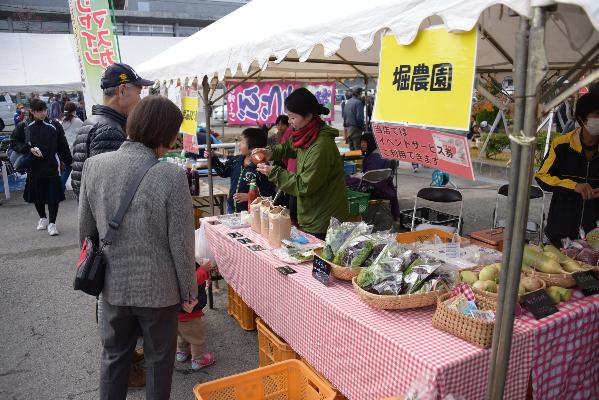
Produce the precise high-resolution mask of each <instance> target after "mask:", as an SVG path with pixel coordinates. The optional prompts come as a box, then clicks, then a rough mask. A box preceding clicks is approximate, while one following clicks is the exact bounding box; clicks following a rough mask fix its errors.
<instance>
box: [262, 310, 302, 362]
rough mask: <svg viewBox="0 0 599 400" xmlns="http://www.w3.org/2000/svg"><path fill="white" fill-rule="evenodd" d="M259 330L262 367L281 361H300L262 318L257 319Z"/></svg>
mask: <svg viewBox="0 0 599 400" xmlns="http://www.w3.org/2000/svg"><path fill="white" fill-rule="evenodd" d="M256 329H257V330H258V355H259V357H260V366H261V367H265V366H267V365H270V364H274V363H277V362H279V361H285V360H294V359H298V360H299V356H298V355H297V353H296V352H295V351H293V349H292V348H291V346H289V345H288V344H287V343H286V342H285V341H284V340H283V339H281V338H280V337H279V336H278V335H277V334H276V333H274V332H273V331H272V330H271V329H270V328H269V327H268V325H266V324H265V323H264V321H262V320H261V319H260V318H256Z"/></svg>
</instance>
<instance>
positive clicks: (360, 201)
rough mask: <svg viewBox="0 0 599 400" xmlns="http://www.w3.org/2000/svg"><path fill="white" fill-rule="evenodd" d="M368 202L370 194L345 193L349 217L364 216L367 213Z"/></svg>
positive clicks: (349, 191)
mask: <svg viewBox="0 0 599 400" xmlns="http://www.w3.org/2000/svg"><path fill="white" fill-rule="evenodd" d="M369 200H370V193H362V192H353V191H351V190H348V191H347V208H348V209H349V215H350V216H355V215H360V214H364V213H365V212H366V211H368V201H369Z"/></svg>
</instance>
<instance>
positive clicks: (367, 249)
mask: <svg viewBox="0 0 599 400" xmlns="http://www.w3.org/2000/svg"><path fill="white" fill-rule="evenodd" d="M372 249H374V242H373V241H372V240H369V241H367V242H366V243H364V247H363V248H362V249H361V250H360V252H359V253H358V255H357V256H356V257H354V259H353V260H352V262H351V266H352V267H361V266H362V264H364V262H366V260H367V259H368V257H369V256H370V253H372Z"/></svg>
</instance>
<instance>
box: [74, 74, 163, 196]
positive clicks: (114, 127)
mask: <svg viewBox="0 0 599 400" xmlns="http://www.w3.org/2000/svg"><path fill="white" fill-rule="evenodd" d="M153 84H154V82H152V81H149V80H147V79H142V78H141V77H140V76H139V75H137V73H136V72H135V71H134V70H133V68H131V67H130V66H128V65H127V64H120V63H117V64H113V65H111V66H110V67H108V68H107V69H106V71H104V74H103V75H102V81H101V84H100V87H101V88H102V90H103V91H104V96H103V103H104V104H102V105H100V104H96V105H94V106H93V107H92V116H91V117H90V118H88V119H87V120H86V121H85V123H84V124H83V126H82V127H81V128H80V129H79V130H78V131H77V136H76V138H75V143H74V144H73V165H72V167H73V171H72V173H71V186H72V187H73V191H74V192H75V195H76V196H77V197H79V187H80V186H81V178H82V173H83V164H84V163H85V160H87V159H88V158H89V157H93V156H95V155H97V154H102V153H107V152H110V151H115V150H118V149H119V147H121V144H123V142H124V141H125V139H127V134H126V133H125V125H126V123H127V116H128V115H129V114H130V113H131V111H132V110H133V108H134V107H135V106H136V105H137V103H139V101H140V100H141V97H140V93H141V88H142V87H143V86H152V85H153Z"/></svg>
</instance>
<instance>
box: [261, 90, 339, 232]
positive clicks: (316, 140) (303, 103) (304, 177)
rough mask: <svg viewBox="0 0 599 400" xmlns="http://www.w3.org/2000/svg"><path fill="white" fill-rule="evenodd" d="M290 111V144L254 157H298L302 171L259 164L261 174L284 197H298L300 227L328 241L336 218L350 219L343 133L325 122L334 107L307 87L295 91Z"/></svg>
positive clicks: (276, 147)
mask: <svg viewBox="0 0 599 400" xmlns="http://www.w3.org/2000/svg"><path fill="white" fill-rule="evenodd" d="M285 108H286V109H287V113H288V115H289V123H290V125H291V126H290V127H289V129H292V130H293V131H292V136H291V138H290V139H289V141H287V142H285V143H283V144H280V145H277V146H272V147H268V148H266V149H255V150H254V151H253V153H261V154H262V155H263V156H264V161H265V162H266V161H269V160H274V161H278V160H281V159H283V158H295V159H296V160H297V172H295V173H293V172H289V171H287V170H285V169H283V168H281V167H278V166H271V165H268V164H266V163H262V164H259V165H258V171H260V172H261V173H263V174H264V175H266V176H268V180H269V181H270V182H272V183H274V184H275V185H276V186H277V187H278V188H279V189H280V190H282V191H283V192H284V193H287V194H289V195H292V196H295V197H297V217H298V222H299V226H300V229H302V230H303V231H305V232H308V233H310V234H312V235H314V236H316V237H318V238H320V239H324V237H325V235H326V231H327V228H328V227H329V222H330V220H331V217H335V218H337V219H339V220H342V221H343V220H345V219H346V218H347V215H348V210H347V194H346V190H347V189H346V187H345V174H344V172H343V161H342V160H341V156H340V155H339V150H338V149H337V145H336V144H335V137H336V136H338V135H339V131H338V130H337V129H334V128H331V127H330V126H328V125H326V124H325V123H324V122H323V121H322V120H321V119H320V115H321V114H324V115H326V114H328V113H329V109H328V108H326V107H323V106H322V105H321V104H320V103H318V100H317V99H316V97H315V96H314V95H313V94H312V93H311V92H310V91H309V90H308V89H306V88H299V89H297V90H296V91H294V92H293V93H291V94H290V95H289V97H287V99H286V100H285Z"/></svg>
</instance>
